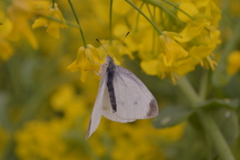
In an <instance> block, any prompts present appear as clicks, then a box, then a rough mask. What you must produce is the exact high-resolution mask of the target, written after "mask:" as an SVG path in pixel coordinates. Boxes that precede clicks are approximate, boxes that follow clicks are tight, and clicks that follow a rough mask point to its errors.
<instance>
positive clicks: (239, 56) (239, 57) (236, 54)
mask: <svg viewBox="0 0 240 160" xmlns="http://www.w3.org/2000/svg"><path fill="white" fill-rule="evenodd" d="M239 62H240V51H239V50H236V51H233V52H231V53H230V54H229V56H228V59H227V73H228V74H229V75H230V76H233V75H234V74H235V73H237V71H239V70H240V63H239Z"/></svg>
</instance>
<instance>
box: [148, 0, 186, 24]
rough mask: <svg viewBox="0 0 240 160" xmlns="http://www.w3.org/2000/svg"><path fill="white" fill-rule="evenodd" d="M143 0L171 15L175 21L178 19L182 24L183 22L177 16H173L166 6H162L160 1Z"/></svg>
mask: <svg viewBox="0 0 240 160" xmlns="http://www.w3.org/2000/svg"><path fill="white" fill-rule="evenodd" d="M144 1H147V2H148V3H150V4H151V5H154V6H157V7H158V8H160V9H161V10H163V11H164V12H165V13H167V14H168V15H169V16H171V17H172V18H174V19H175V20H176V21H178V22H179V23H180V24H181V25H183V22H182V21H181V20H180V19H179V18H178V17H177V16H175V15H174V14H173V13H172V12H171V11H169V10H168V9H167V8H166V7H164V5H163V4H162V3H161V2H160V1H155V0H144Z"/></svg>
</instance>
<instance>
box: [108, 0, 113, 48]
mask: <svg viewBox="0 0 240 160" xmlns="http://www.w3.org/2000/svg"><path fill="white" fill-rule="evenodd" d="M112 7H113V0H110V13H109V31H110V34H109V36H110V40H109V43H110V45H111V44H112Z"/></svg>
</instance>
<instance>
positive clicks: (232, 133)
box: [208, 108, 239, 144]
mask: <svg viewBox="0 0 240 160" xmlns="http://www.w3.org/2000/svg"><path fill="white" fill-rule="evenodd" d="M208 113H209V114H210V115H211V116H212V117H213V119H214V120H215V121H216V123H217V125H218V127H219V129H220V131H221V132H222V134H223V136H224V138H225V139H226V141H227V142H228V144H231V143H233V142H234V141H235V140H236V139H237V137H238V135H239V124H238V116H237V113H236V112H235V111H234V110H229V109H226V108H215V109H211V110H208Z"/></svg>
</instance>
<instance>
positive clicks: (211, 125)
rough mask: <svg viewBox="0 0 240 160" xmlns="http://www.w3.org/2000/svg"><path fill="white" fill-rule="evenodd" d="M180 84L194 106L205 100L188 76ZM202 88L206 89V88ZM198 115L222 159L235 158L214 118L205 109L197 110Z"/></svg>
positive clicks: (231, 159) (204, 85) (233, 159)
mask: <svg viewBox="0 0 240 160" xmlns="http://www.w3.org/2000/svg"><path fill="white" fill-rule="evenodd" d="M203 79H205V81H206V80H207V77H203ZM178 86H179V88H180V89H181V90H182V91H183V92H184V93H185V95H186V96H187V97H188V99H189V100H190V101H191V103H192V107H194V104H196V103H199V102H202V101H204V99H203V96H199V95H198V94H197V93H196V91H195V90H194V89H193V87H192V85H191V84H190V82H189V81H188V79H187V78H186V77H182V78H181V79H180V80H179V81H178ZM206 86H207V85H206V83H205V84H203V85H202V87H206ZM201 90H203V91H206V89H201ZM202 94H203V93H202ZM203 95H204V94H203ZM197 116H198V118H199V120H200V121H201V123H202V126H203V128H204V129H205V131H206V132H207V133H208V134H209V136H210V138H211V140H212V142H213V145H214V147H215V149H216V150H217V152H218V154H219V157H220V159H222V160H225V159H227V160H235V158H234V157H233V154H232V152H231V150H230V148H229V146H228V144H227V142H226V140H225V139H224V137H223V135H222V133H221V131H220V130H219V128H218V126H217V124H216V123H215V122H214V120H213V119H212V118H211V117H210V116H209V115H208V114H207V113H206V112H203V111H197Z"/></svg>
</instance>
